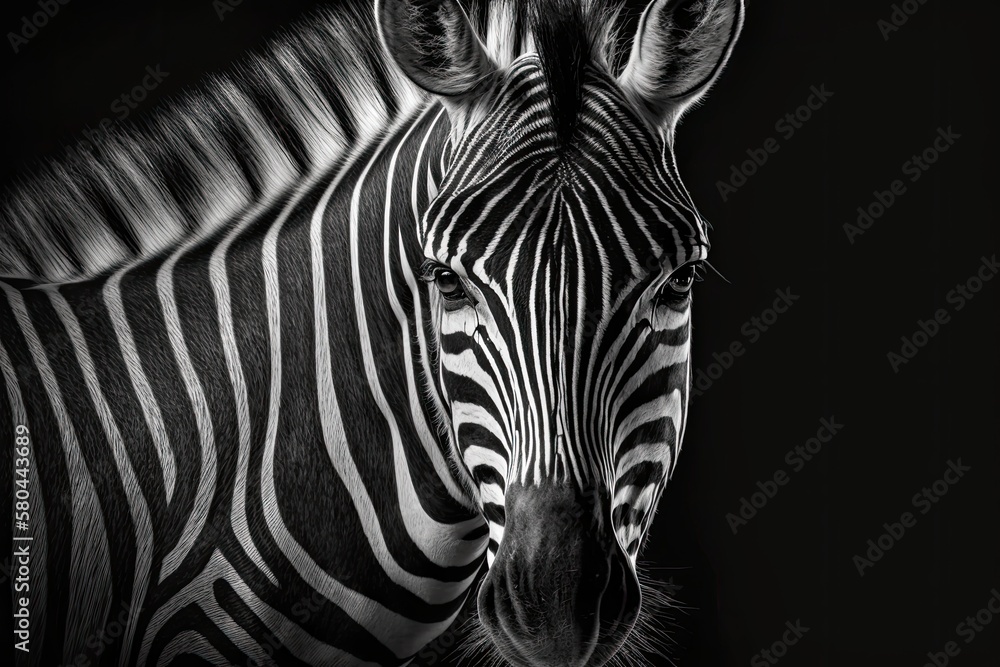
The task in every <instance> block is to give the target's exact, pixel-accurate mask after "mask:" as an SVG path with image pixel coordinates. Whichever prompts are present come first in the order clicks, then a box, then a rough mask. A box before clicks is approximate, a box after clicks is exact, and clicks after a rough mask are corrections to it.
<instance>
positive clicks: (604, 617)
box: [377, 0, 743, 667]
mask: <svg viewBox="0 0 1000 667" xmlns="http://www.w3.org/2000/svg"><path fill="white" fill-rule="evenodd" d="M534 6H535V7H536V9H534V10H533V11H529V12H528V15H527V17H523V19H522V17H520V16H517V15H511V18H510V21H509V23H508V22H505V21H503V20H500V19H498V18H497V15H495V14H490V15H488V16H486V17H479V18H480V21H479V24H481V25H482V26H485V27H486V28H487V35H486V37H485V41H484V40H483V38H481V37H480V34H479V33H477V31H476V28H475V27H474V26H473V24H474V22H475V21H474V20H472V19H470V18H469V16H468V15H467V14H466V13H465V12H464V11H463V9H462V8H461V7H460V6H459V5H458V4H457V3H456V2H454V1H452V0H433V1H432V0H419V1H418V0H379V1H378V2H377V11H378V17H379V22H380V29H381V34H382V37H383V41H384V42H385V45H386V48H387V49H388V50H389V52H390V53H391V55H392V56H393V58H394V59H395V61H396V62H397V63H398V64H399V66H400V67H401V69H402V71H403V72H404V73H405V74H406V76H408V77H409V78H410V79H411V80H412V81H413V82H414V83H415V84H417V85H418V86H420V87H421V88H423V89H424V90H426V91H429V92H430V93H432V94H434V95H436V96H437V97H438V98H439V99H440V100H441V101H442V102H443V105H444V107H445V108H446V110H447V114H448V117H449V120H450V123H451V135H450V138H449V140H448V144H447V146H446V148H445V160H444V164H443V167H442V173H441V178H440V180H439V181H438V182H435V183H434V184H432V185H430V186H429V188H430V190H431V194H430V201H429V203H428V207H427V209H426V212H425V214H424V216H423V219H422V221H421V223H420V226H419V227H420V228H419V237H420V243H421V244H422V247H423V252H424V256H425V259H424V261H423V264H422V266H420V267H415V268H416V269H418V270H419V273H420V275H422V277H423V278H424V280H425V281H426V283H427V289H426V292H425V293H424V294H425V297H426V299H427V302H426V303H425V304H424V307H425V309H426V313H427V319H428V321H429V322H430V323H431V328H432V331H431V334H432V335H431V336H430V338H431V339H433V341H434V342H433V343H432V347H434V350H433V352H434V356H435V357H436V363H435V364H434V366H433V367H434V369H435V372H436V373H437V377H435V378H428V379H427V380H428V384H430V385H432V386H433V387H434V388H435V390H436V393H437V394H438V395H439V397H440V408H441V410H440V411H441V413H442V414H441V419H442V422H443V423H444V430H445V431H446V432H447V437H448V438H449V439H450V441H451V442H450V446H451V447H452V453H453V456H454V458H455V461H456V464H457V465H458V466H460V467H462V468H463V469H464V470H465V471H466V472H467V473H468V481H469V484H470V486H473V487H474V488H473V489H471V491H472V493H474V494H475V495H476V497H478V498H479V500H480V503H481V506H482V511H483V514H484V515H485V517H486V519H487V520H488V522H489V526H490V537H491V539H490V546H489V552H488V553H487V562H488V563H489V566H490V569H489V572H488V574H487V576H486V578H485V580H484V582H483V584H482V587H481V589H480V592H479V596H478V605H479V616H480V620H481V621H482V624H483V626H484V627H485V629H486V632H487V634H488V635H489V637H490V638H491V639H492V641H493V643H494V644H495V645H496V647H497V648H498V649H499V650H500V652H501V653H502V654H503V656H504V657H505V658H506V659H507V660H508V661H509V662H511V663H513V664H515V665H547V666H548V665H553V666H554V665H559V666H571V665H572V666H575V667H582V666H592V665H595V666H596V665H603V664H605V663H606V662H608V661H609V660H610V659H611V657H612V656H613V655H614V654H615V653H616V652H617V651H618V649H619V648H620V647H621V646H622V645H623V643H624V641H625V638H626V636H627V635H628V633H629V632H630V631H631V629H632V627H633V625H634V623H635V621H636V618H637V615H638V611H639V608H640V602H641V594H640V590H639V584H638V579H637V574H636V556H637V553H638V551H639V548H640V546H641V544H642V542H643V540H644V538H645V535H646V532H647V530H648V528H649V525H650V522H651V519H652V515H653V513H654V510H655V506H656V503H657V500H658V499H659V496H660V494H661V493H662V490H663V488H664V486H665V484H666V481H667V479H668V478H669V476H670V473H671V471H672V469H673V467H674V465H675V463H676V460H677V455H678V452H679V449H680V445H681V438H682V435H683V432H684V425H685V418H686V410H687V404H688V386H689V379H690V375H691V371H690V331H691V286H692V282H693V281H694V280H695V278H696V273H697V269H698V266H699V264H700V263H701V262H702V261H703V260H704V259H705V257H706V253H707V250H708V239H707V230H706V227H707V225H706V223H705V222H704V221H703V220H702V218H701V217H700V216H699V214H698V212H697V211H696V209H695V207H694V205H693V203H692V201H691V198H690V196H689V195H688V193H687V191H686V189H685V188H684V186H683V185H682V184H681V182H680V180H679V177H678V175H677V170H676V166H675V160H674V157H673V136H674V128H675V126H676V124H677V122H678V120H679V119H680V117H681V115H682V114H683V113H684V111H685V110H686V109H687V108H689V107H690V106H691V105H692V104H694V103H695V102H696V101H697V100H698V99H699V98H700V97H701V96H702V95H703V94H704V92H705V91H706V90H707V89H708V87H709V86H710V85H711V83H712V82H713V81H714V79H715V78H716V76H717V75H718V73H719V71H720V70H721V68H722V67H723V65H724V63H725V61H726V59H727V58H728V56H729V53H730V51H731V50H732V47H733V43H734V41H735V39H736V36H737V34H738V32H739V30H740V26H741V23H742V15H743V8H742V2H741V0H697V1H695V0H655V1H654V2H653V3H652V4H651V5H649V7H648V8H647V9H646V11H645V13H644V14H643V15H642V18H641V20H640V22H639V25H638V31H637V34H636V35H635V38H634V40H633V46H632V51H631V56H630V58H629V60H628V62H627V65H626V66H625V68H624V70H623V71H622V72H621V73H620V74H619V75H618V76H615V75H614V73H613V72H612V67H611V66H610V65H609V63H610V62H612V60H613V59H612V57H611V56H609V54H608V52H609V51H610V49H611V46H613V44H614V43H615V40H614V38H613V36H612V35H611V32H612V31H611V30H610V29H609V28H608V27H607V26H608V23H609V21H605V20H602V19H601V17H602V15H601V13H600V12H599V11H598V10H597V9H596V3H585V4H584V6H582V7H581V6H580V5H579V4H577V3H575V2H568V1H561V2H542V3H534ZM484 18H485V20H483V19H484ZM522 20H523V21H524V24H523V26H522V24H521V21H522ZM610 23H613V21H611V22H610ZM522 27H523V28H524V30H523V33H522ZM505 31H506V34H503V35H501V36H500V37H498V36H497V34H496V33H505ZM609 45H610V46H609ZM504 48H507V49H508V50H510V51H511V52H510V53H508V54H507V57H506V60H505V56H504V54H502V53H498V51H499V50H502V49H504Z"/></svg>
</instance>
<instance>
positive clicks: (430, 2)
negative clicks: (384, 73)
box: [375, 0, 497, 98]
mask: <svg viewBox="0 0 1000 667" xmlns="http://www.w3.org/2000/svg"><path fill="white" fill-rule="evenodd" d="M375 15H376V16H377V17H378V25H379V33H380V34H381V36H382V42H383V43H384V44H385V48H386V51H388V53H389V55H391V56H392V58H393V59H394V60H395V61H396V63H397V64H398V65H399V67H400V68H401V69H402V70H403V73H405V74H406V76H407V77H409V79H410V80H411V81H413V83H415V84H417V85H418V86H420V87H421V88H423V89H424V90H427V91H429V92H431V93H435V94H436V95H441V96H443V97H446V98H456V97H461V96H463V95H467V94H469V93H471V92H472V91H473V90H474V89H475V88H476V87H477V86H479V85H480V84H481V83H482V82H483V81H485V80H488V79H490V78H491V77H492V75H493V73H494V72H496V69H497V68H496V65H494V64H493V61H492V60H490V57H489V55H488V54H487V52H486V47H485V46H483V43H482V41H481V40H480V39H479V36H478V35H477V34H476V31H475V29H474V28H473V27H472V23H470V22H469V17H468V15H467V14H466V13H465V10H463V9H462V7H461V6H460V5H459V4H458V2H457V1H456V0H375Z"/></svg>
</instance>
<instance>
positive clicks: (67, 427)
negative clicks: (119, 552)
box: [0, 282, 111, 663]
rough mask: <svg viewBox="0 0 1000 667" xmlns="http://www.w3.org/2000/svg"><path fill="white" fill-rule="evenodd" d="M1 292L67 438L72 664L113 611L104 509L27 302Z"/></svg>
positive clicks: (68, 654)
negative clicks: (70, 510)
mask: <svg viewBox="0 0 1000 667" xmlns="http://www.w3.org/2000/svg"><path fill="white" fill-rule="evenodd" d="M0 289H3V291H4V292H5V293H6V294H7V301H8V302H9V303H10V307H11V310H13V311H14V317H15V318H16V319H17V323H18V326H19V327H20V328H21V331H22V333H23V334H24V338H25V342H26V343H27V345H28V349H29V350H30V352H31V357H32V360H33V361H34V363H35V367H36V368H37V369H38V374H39V376H40V377H41V379H42V384H43V385H44V386H45V393H46V394H48V397H49V403H50V405H51V406H52V412H53V413H54V414H55V417H56V423H57V424H58V425H59V434H60V436H62V447H63V455H64V456H65V457H66V473H67V476H68V477H69V483H70V498H71V503H72V512H73V516H72V522H73V529H72V535H71V537H70V544H71V552H70V576H69V582H70V589H69V592H68V597H69V601H68V605H67V606H68V609H67V617H66V628H65V635H64V637H65V643H64V644H63V662H65V663H72V662H73V661H74V658H75V656H76V654H78V653H80V652H82V651H85V650H86V647H85V646H84V641H85V639H86V638H87V637H91V636H93V635H94V633H96V632H97V631H99V630H103V626H104V619H105V618H107V614H108V610H109V609H110V607H111V577H110V571H111V562H110V558H109V555H108V541H107V532H106V530H105V527H104V516H103V515H102V514H101V505H100V502H99V501H98V499H97V491H96V490H95V489H94V482H93V480H92V479H91V477H90V471H89V470H88V468H87V464H86V463H85V462H84V458H83V453H82V452H81V451H80V443H79V441H78V440H77V436H76V431H75V430H74V428H73V422H72V421H71V420H70V416H69V414H68V413H67V411H66V406H65V404H64V403H63V399H62V392H61V391H60V389H59V383H58V382H57V381H56V377H55V373H54V372H53V371H52V367H51V366H50V365H49V360H48V359H47V358H46V356H45V350H44V348H43V347H42V344H41V341H40V340H39V339H38V333H37V332H36V331H35V328H34V325H33V324H32V323H31V319H30V317H29V316H28V312H27V310H26V309H25V307H24V301H23V299H22V297H21V295H20V293H19V292H17V291H16V290H14V289H13V288H12V287H9V286H8V285H7V284H5V283H2V282H0Z"/></svg>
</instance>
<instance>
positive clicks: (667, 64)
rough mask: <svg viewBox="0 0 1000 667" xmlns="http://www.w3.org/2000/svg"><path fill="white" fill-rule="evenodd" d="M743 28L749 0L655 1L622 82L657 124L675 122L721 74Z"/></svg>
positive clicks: (644, 19) (643, 21) (645, 14)
mask: <svg viewBox="0 0 1000 667" xmlns="http://www.w3.org/2000/svg"><path fill="white" fill-rule="evenodd" d="M742 27H743V0H653V2H652V3H651V4H650V5H649V6H648V7H647V8H646V11H645V12H643V15H642V18H641V19H640V20H639V28H638V30H637V31H636V35H635V41H634V42H633V43H632V53H631V56H630V57H629V60H628V64H627V65H626V66H625V69H624V71H622V73H621V76H619V77H618V83H619V85H621V87H622V90H623V91H624V92H625V94H626V95H628V96H629V97H630V98H632V99H633V100H634V101H635V102H637V103H638V104H639V107H640V108H641V109H642V110H643V111H644V112H645V113H646V114H647V116H648V117H649V120H650V121H651V122H652V123H653V124H654V125H655V126H663V125H667V126H672V125H673V124H675V123H676V122H677V120H678V119H679V118H680V117H681V116H682V115H683V114H684V112H685V111H686V110H687V109H688V108H690V107H691V105H693V104H694V103H696V102H697V101H698V99H699V98H701V96H702V95H704V94H705V92H706V91H707V90H708V89H709V87H710V86H711V85H712V83H713V82H714V81H715V79H716V77H718V75H719V72H721V71H722V68H723V67H724V66H725V64H726V61H727V60H728V59H729V54H730V53H731V52H732V50H733V45H734V44H735V43H736V38H737V36H738V35H739V33H740V29H741V28H742Z"/></svg>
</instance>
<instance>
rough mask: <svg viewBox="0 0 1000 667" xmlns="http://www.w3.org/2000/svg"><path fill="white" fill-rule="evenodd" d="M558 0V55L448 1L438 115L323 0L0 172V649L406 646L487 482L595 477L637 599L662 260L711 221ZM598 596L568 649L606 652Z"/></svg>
mask: <svg viewBox="0 0 1000 667" xmlns="http://www.w3.org/2000/svg"><path fill="white" fill-rule="evenodd" d="M400 1H402V0H400ZM567 2H568V0H567ZM445 4H447V3H445ZM557 4H558V3H557ZM563 4H565V3H563ZM378 6H381V3H380V4H379V5H378ZM567 6H568V5H567ZM553 15H554V16H555V15H558V13H554V14H553ZM463 16H464V15H463ZM580 16H583V15H582V14H581V15H580ZM586 16H590V17H591V18H590V19H588V22H587V23H586V25H585V26H584V27H586V29H587V31H588V34H587V35H586V36H585V37H582V36H581V39H586V40H587V42H586V44H587V47H588V49H587V50H586V53H587V58H585V59H584V60H581V61H580V62H579V63H577V66H574V67H575V69H574V68H569V69H566V68H564V67H563V68H562V69H560V68H559V67H553V64H552V58H554V57H555V56H553V55H552V53H553V52H550V47H549V46H547V45H546V41H545V31H546V29H545V27H544V25H543V26H542V28H539V24H538V23H537V19H536V23H535V25H534V26H530V27H529V24H528V23H527V22H526V21H525V20H524V18H523V12H521V11H519V9H518V5H517V4H516V3H503V2H502V3H498V4H497V5H495V6H493V7H492V8H491V9H490V11H481V12H474V13H473V15H472V24H474V25H475V26H477V28H478V30H479V32H480V34H482V36H483V42H482V44H480V43H479V42H478V41H475V40H466V42H465V48H466V49H468V48H472V47H475V46H476V45H477V44H480V45H485V48H487V50H488V54H489V56H488V57H482V58H481V59H480V62H481V63H489V64H490V65H491V66H495V67H496V74H495V77H494V78H492V79H491V80H490V81H491V84H490V87H489V90H488V92H484V93H483V94H482V95H481V96H480V97H479V98H478V99H476V100H471V101H468V103H467V104H465V105H464V106H460V105H458V104H457V103H456V102H455V100H454V99H445V100H444V101H443V103H442V101H441V100H440V99H439V98H437V97H434V96H431V95H427V94H426V93H424V92H422V91H421V90H420V89H418V88H417V87H416V86H414V85H413V84H412V83H411V82H410V81H408V80H407V78H406V75H404V74H403V73H402V72H401V71H399V70H397V69H396V68H395V66H394V65H392V64H390V61H389V58H388V57H387V56H386V55H383V52H382V50H381V47H380V45H379V44H378V38H377V36H376V30H375V27H376V26H375V24H374V22H373V21H372V19H371V17H370V16H355V15H353V14H350V13H340V14H335V13H332V12H331V13H326V14H323V15H321V16H320V17H318V18H317V19H314V20H313V21H312V22H311V23H309V24H307V25H304V26H300V28H299V30H297V31H295V32H294V34H293V36H292V37H289V38H286V39H285V40H283V41H282V42H280V43H279V44H278V45H276V46H275V47H273V48H272V49H271V50H270V51H268V53H267V54H265V55H264V56H261V57H259V58H258V59H256V60H253V61H252V62H251V64H250V65H249V66H248V67H246V68H244V69H242V70H240V71H238V72H237V73H236V74H234V75H233V76H231V77H228V78H219V79H216V80H214V81H213V85H214V87H213V88H212V89H211V90H210V91H209V92H203V93H195V94H193V95H191V96H189V97H188V98H185V100H183V101H182V102H180V103H179V104H178V106H177V108H176V109H174V110H172V111H167V112H166V113H165V114H164V115H163V116H161V117H160V118H159V119H158V120H156V121H155V122H154V123H153V125H152V126H151V127H150V128H147V133H146V134H136V133H132V132H127V131H123V132H122V133H121V134H120V135H119V136H116V137H113V138H112V139H111V140H110V141H109V143H108V146H107V147H106V148H103V149H101V151H102V152H100V153H99V154H94V155H83V156H81V155H77V156H75V157H72V158H71V159H70V162H68V163H64V164H63V163H60V164H56V165H55V166H52V167H50V168H48V170H47V171H45V172H43V173H42V174H41V176H39V177H38V178H37V179H34V180H31V181H25V184H24V185H22V186H19V188H18V189H16V190H15V191H13V192H11V193H9V194H8V197H7V199H6V203H5V205H4V207H3V208H2V211H3V213H2V216H3V220H2V222H3V223H4V224H3V225H0V229H3V230H4V231H3V232H0V235H2V239H0V248H2V250H0V276H4V277H0V374H2V377H3V381H4V388H5V392H4V398H3V399H0V432H3V433H13V432H14V429H15V427H16V426H18V425H24V426H26V427H27V428H28V429H29V430H30V433H31V440H32V458H31V471H30V474H31V478H30V479H31V489H32V496H31V498H32V520H31V525H30V531H29V533H30V535H31V537H32V538H33V541H32V553H33V560H32V567H33V570H32V589H31V591H32V598H31V599H32V602H31V609H32V614H33V616H32V623H33V625H32V653H31V654H30V655H25V654H21V653H18V654H17V655H16V656H15V657H16V660H17V661H18V664H47V665H48V664H52V665H54V664H87V663H86V662H84V661H87V662H89V664H98V663H100V664H121V665H168V664H171V663H174V664H188V660H190V658H191V656H197V657H199V658H201V659H202V660H204V661H207V662H208V663H210V664H219V665H222V664H282V665H352V666H353V665H362V666H401V665H405V664H407V663H408V662H409V661H410V660H411V658H412V657H413V656H414V655H415V654H416V653H417V652H418V651H419V650H420V649H421V648H422V647H423V646H425V645H426V644H427V643H428V642H430V641H431V640H433V639H434V638H436V637H439V636H440V635H441V634H442V633H443V632H444V631H445V630H446V629H447V628H448V627H449V625H450V624H451V623H452V622H453V621H454V619H455V618H456V616H457V615H458V613H459V611H460V610H461V608H462V607H463V605H465V604H466V603H467V602H468V601H469V598H470V595H471V594H472V593H474V592H475V591H476V588H475V584H476V582H477V581H481V580H482V575H483V572H484V565H486V566H487V567H491V566H492V565H493V564H494V561H495V560H496V559H497V558H498V554H500V553H501V546H502V545H504V542H503V540H504V531H505V529H507V527H508V526H507V516H506V512H507V510H508V509H509V508H508V500H509V498H510V496H509V495H508V494H509V491H510V490H511V489H512V488H522V489H523V488H548V487H551V488H562V489H565V488H572V489H577V490H580V491H581V492H582V493H592V494H593V495H594V497H596V498H601V499H602V500H601V502H600V503H599V510H600V512H602V513H603V515H604V516H605V518H603V519H602V520H601V521H602V522H603V523H606V524H607V527H608V534H609V535H611V536H612V537H611V539H612V540H613V542H614V544H615V545H614V546H611V547H609V552H608V553H611V550H613V551H614V553H615V554H624V556H623V561H622V562H627V563H628V565H627V566H626V567H625V569H624V570H622V571H621V572H617V574H618V575H621V577H622V578H623V581H622V582H619V583H615V582H612V586H616V587H617V586H619V585H620V586H621V588H622V591H621V592H620V595H621V596H623V597H624V596H626V593H625V591H626V590H629V591H631V590H633V589H634V588H635V587H637V585H638V584H637V583H635V582H636V581H637V580H636V569H635V568H636V557H637V554H638V552H639V550H640V547H641V544H642V542H643V540H644V538H645V535H646V532H647V530H648V528H649V524H650V522H651V520H652V516H653V513H654V508H655V506H656V503H657V501H658V499H659V497H660V495H661V493H662V490H663V488H664V485H665V483H666V481H667V479H668V478H669V475H670V473H671V471H672V469H673V467H674V466H675V464H676V461H677V456H678V453H679V449H680V443H681V439H682V436H683V432H684V421H685V415H686V410H687V403H688V383H689V379H690V317H691V300H690V296H688V295H686V294H676V293H675V292H673V291H672V289H673V288H672V285H673V282H672V281H673V280H674V279H675V278H676V277H677V276H678V275H679V274H680V273H681V272H683V269H684V268H688V267H691V266H693V265H696V264H698V263H699V262H700V261H702V260H703V259H704V258H705V256H706V253H707V250H708V241H707V236H706V224H705V223H704V221H703V220H702V219H701V218H700V216H699V215H698V213H697V212H696V210H695V208H694V206H693V204H692V202H691V199H690V197H689V195H688V194H687V192H686V190H685V189H684V187H683V185H682V184H681V182H680V180H679V177H678V175H677V171H676V166H675V163H674V158H673V152H672V141H673V139H672V137H673V130H672V126H662V127H658V126H656V125H654V124H651V123H650V121H649V118H648V112H649V109H648V108H639V107H638V106H637V105H636V101H635V99H634V96H632V95H630V93H629V91H628V90H624V89H623V88H622V85H621V80H616V79H615V78H614V77H613V75H612V73H611V72H610V71H609V67H608V65H607V63H609V62H614V54H613V52H612V51H613V49H612V48H611V47H612V46H613V44H614V43H615V40H614V39H612V35H613V31H612V30H611V29H610V28H608V26H607V25H604V24H600V25H598V24H597V23H596V22H595V21H596V19H594V18H593V17H594V16H601V15H600V14H599V13H592V14H587V15H586ZM578 18H579V17H578ZM613 23H614V22H613V20H611V19H609V24H613ZM645 23H646V21H645V19H644V21H643V24H645ZM554 25H555V24H554ZM459 27H460V26H459ZM457 29H458V28H456V30H457ZM548 31H549V33H554V32H556V29H555V28H553V27H552V26H550V27H549V28H548ZM536 38H538V39H539V42H538V44H539V49H538V50H537V51H536V48H535V43H536ZM470 45H471V46H470ZM389 48H390V50H391V48H392V46H391V45H389ZM476 48H478V47H476ZM552 48H555V49H556V50H558V48H560V47H558V45H556V46H555V47H552ZM397 62H398V58H397ZM456 62H459V61H456ZM560 73H563V74H566V75H567V76H569V77H570V78H571V79H572V85H567V86H563V87H564V88H565V89H566V90H565V91H564V92H559V91H557V90H556V88H557V87H556V86H554V84H553V77H555V76H562V74H560ZM411 78H412V77H411ZM574 86H575V88H574ZM568 94H572V95H577V94H578V97H577V98H574V102H573V104H571V105H570V104H568V103H567V99H568V98H566V95H568ZM567 110H569V111H567ZM567 113H570V114H571V117H569V116H566V115H565V114H567ZM164 139H168V140H169V141H166V142H164ZM159 144H166V148H158V146H159ZM87 173H89V174H90V175H89V176H83V175H81V174H87ZM443 269H444V270H450V271H451V272H452V273H453V274H454V276H457V278H458V280H459V281H460V284H461V287H462V289H463V290H464V291H465V292H466V293H467V295H468V299H467V300H465V301H463V302H461V303H459V302H456V301H453V300H449V299H447V298H446V295H445V294H444V293H443V292H442V291H441V289H440V288H441V284H440V283H438V282H437V281H438V280H439V276H440V275H441V274H440V271H441V270H443ZM10 496H11V494H5V497H10ZM609 558H611V556H609ZM573 567H575V564H574V563H567V564H566V568H567V569H568V570H570V571H572V569H573ZM480 590H482V589H480ZM609 591H611V589H610V588H609ZM617 594H618V593H615V592H609V594H608V595H607V597H608V598H609V599H611V598H614V595H617ZM633 597H635V598H637V596H633ZM614 599H617V598H614ZM482 605H483V601H482V596H480V609H481V611H482V609H483V606H482ZM556 620H557V621H559V619H556ZM618 620H621V621H622V623H623V624H624V625H627V627H625V628H624V630H618V631H617V632H618V636H616V637H614V638H613V639H614V642H616V643H614V645H613V646H612V645H611V644H609V646H608V647H607V648H606V650H604V651H603V652H602V651H596V652H595V647H594V646H593V645H592V644H593V641H594V640H591V644H590V645H588V646H589V648H587V649H586V650H582V649H581V650H582V651H583V652H582V653H581V655H582V656H583V657H580V658H579V659H575V662H573V664H574V665H584V664H586V665H588V666H590V665H595V666H596V665H601V664H604V663H605V662H606V661H607V660H608V659H610V657H611V654H613V653H614V652H615V651H616V650H617V648H618V646H619V645H620V642H621V641H622V640H623V638H624V636H625V635H626V634H627V632H628V629H629V628H631V622H632V621H628V620H627V619H626V618H625V617H624V616H622V617H620V619H618ZM623 627H624V626H623ZM604 631H605V628H602V629H601V633H604ZM595 637H596V635H595ZM494 639H496V637H494ZM604 639H605V635H604V634H600V640H601V641H604ZM498 646H499V648H500V650H501V652H502V653H503V655H504V657H505V658H507V659H508V660H510V661H512V662H513V663H514V664H517V665H522V664H525V665H526V664H535V663H534V662H533V658H531V657H528V658H518V657H516V656H512V654H511V653H510V651H508V650H507V649H505V647H504V645H503V644H502V642H500V643H498ZM527 655H529V656H530V655H531V654H530V653H529V654H527ZM591 656H593V657H591ZM539 659H540V660H541V659H542V658H541V656H540V654H539ZM545 664H550V662H545ZM567 664H569V663H567Z"/></svg>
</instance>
